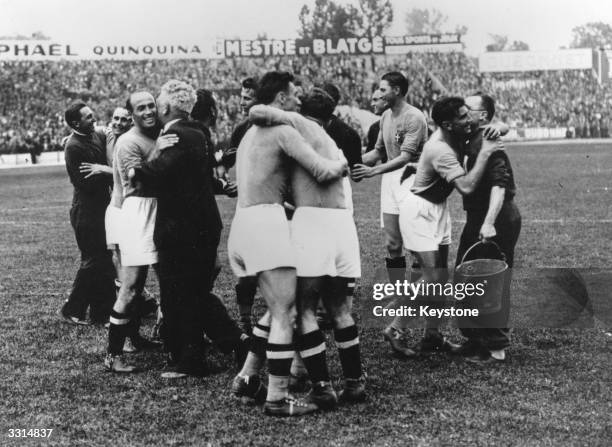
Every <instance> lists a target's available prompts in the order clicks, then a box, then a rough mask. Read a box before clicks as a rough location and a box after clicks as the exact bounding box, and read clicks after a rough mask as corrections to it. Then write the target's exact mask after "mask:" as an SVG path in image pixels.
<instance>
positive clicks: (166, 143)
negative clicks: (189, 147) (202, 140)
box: [155, 133, 179, 151]
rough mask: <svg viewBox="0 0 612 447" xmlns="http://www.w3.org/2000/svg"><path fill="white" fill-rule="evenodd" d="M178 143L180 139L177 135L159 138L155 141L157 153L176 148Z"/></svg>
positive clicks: (171, 134) (170, 134)
mask: <svg viewBox="0 0 612 447" xmlns="http://www.w3.org/2000/svg"><path fill="white" fill-rule="evenodd" d="M178 141H179V137H178V135H177V134H175V133H169V134H167V135H162V136H160V137H157V140H155V151H163V150H164V149H167V148H169V147H172V146H174V145H175V144H176V143H178Z"/></svg>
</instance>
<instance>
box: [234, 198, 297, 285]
mask: <svg viewBox="0 0 612 447" xmlns="http://www.w3.org/2000/svg"><path fill="white" fill-rule="evenodd" d="M227 255H228V257H229V261H230V266H231V267H232V270H233V271H234V274H235V275H236V276H238V277H239V278H241V277H244V276H255V275H257V274H258V273H260V272H264V271H267V270H274V269H276V268H281V267H290V268H295V250H294V248H293V246H292V245H291V235H290V232H289V221H288V220H287V217H286V215H285V209H284V208H283V206H282V205H279V204H277V203H270V204H262V205H254V206H249V207H246V208H240V207H238V208H236V214H235V215H234V220H233V221H232V226H231V228H230V232H229V236H228V241H227Z"/></svg>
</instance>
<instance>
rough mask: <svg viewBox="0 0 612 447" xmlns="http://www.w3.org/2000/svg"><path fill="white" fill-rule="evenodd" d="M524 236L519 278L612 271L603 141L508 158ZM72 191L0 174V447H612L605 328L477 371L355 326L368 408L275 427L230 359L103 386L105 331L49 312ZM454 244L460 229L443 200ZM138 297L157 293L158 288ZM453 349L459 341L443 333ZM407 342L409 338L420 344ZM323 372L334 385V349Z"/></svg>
mask: <svg viewBox="0 0 612 447" xmlns="http://www.w3.org/2000/svg"><path fill="white" fill-rule="evenodd" d="M508 150H509V153H510V157H511V160H512V162H513V166H514V168H515V171H516V178H517V182H518V188H519V191H518V195H517V199H516V200H517V203H518V205H519V207H520V209H521V212H522V215H523V219H524V223H523V230H522V234H521V238H520V240H519V245H518V247H517V256H516V261H515V264H516V266H517V267H521V268H538V267H553V266H556V267H581V268H608V269H609V268H610V265H611V260H612V254H611V253H612V225H611V224H612V208H611V207H610V204H611V202H612V200H611V199H612V183H611V181H610V178H612V148H611V147H610V144H609V143H605V144H604V143H601V144H580V143H575V144H560V145H554V144H553V145H527V144H521V145H512V146H511V147H510V148H509V149H508ZM378 191H379V180H376V179H375V180H371V179H370V180H366V181H363V182H362V183H360V184H357V185H354V202H355V207H356V210H355V214H356V221H357V226H358V231H359V235H360V242H361V252H362V263H363V279H362V281H361V286H360V287H359V288H358V290H357V295H356V303H357V304H356V305H357V307H359V306H360V301H361V302H363V300H365V299H369V297H368V294H370V285H371V282H372V278H373V275H374V271H375V270H376V269H377V268H379V267H380V265H381V263H382V258H383V257H384V255H385V252H384V249H383V239H382V234H381V231H380V229H379V221H378V203H379V199H378ZM71 194H72V188H71V186H70V184H69V182H68V178H67V175H66V172H65V169H64V168H63V167H52V168H30V169H15V170H3V171H0V203H1V204H2V206H1V209H0V223H1V225H2V229H3V231H2V232H1V234H0V266H1V268H0V312H1V313H0V315H1V317H0V331H1V336H0V337H1V338H0V340H1V342H0V358H1V359H2V361H1V362H0V374H1V376H2V380H0V395H1V396H2V404H0V421H1V423H0V445H24V443H25V444H26V445H62V446H74V445H87V446H89V445H91V446H98V445H119V446H128V445H129V446H132V445H133V446H149V445H185V446H191V445H214V446H216V445H228V446H229V445H266V446H271V445H304V446H310V445H313V446H314V445H331V446H339V445H351V446H352V445H380V446H383V445H401V446H405V445H491V444H497V445H609V442H610V439H611V438H612V425H611V420H610V414H612V403H611V402H612V391H611V390H612V387H611V385H612V368H611V366H612V364H611V363H612V360H611V359H612V357H611V343H612V336H610V334H609V330H610V327H609V326H608V327H605V324H604V325H602V324H596V325H595V327H594V328H593V329H588V330H578V329H573V330H567V329H566V330H544V329H539V330H528V329H519V330H516V331H515V332H514V336H513V345H512V348H511V349H510V350H509V352H508V354H509V361H508V362H507V364H505V365H503V366H493V367H475V366H471V365H468V364H466V363H464V362H462V361H461V360H454V359H450V358H448V357H445V356H442V355H440V356H433V357H430V358H428V359H423V360H415V361H406V362H401V361H398V360H396V359H393V358H391V357H390V356H389V352H388V348H387V346H386V345H385V344H383V342H382V340H381V336H380V332H379V330H378V329H376V328H364V329H363V331H362V334H361V341H362V352H363V357H364V360H365V367H366V370H367V372H368V376H369V379H368V400H367V402H365V403H363V404H359V405H354V406H350V407H342V408H340V409H338V410H337V411H334V412H332V413H323V414H318V415H314V416H310V417H304V418H298V419H288V420H279V419H273V418H268V417H264V416H263V415H262V414H261V409H260V408H254V407H243V406H241V405H240V404H239V403H237V402H236V401H234V400H233V399H232V398H231V396H230V395H229V393H228V388H229V384H230V382H231V379H232V377H233V376H234V374H235V372H236V370H235V368H234V367H233V364H232V359H231V358H230V357H224V356H222V355H220V354H217V353H214V352H213V353H211V363H212V365H213V366H214V367H215V368H216V369H217V370H218V372H217V373H216V374H213V375H211V376H209V377H206V378H204V379H187V380H185V381H184V382H181V383H174V382H172V383H168V382H165V381H163V380H162V379H161V378H160V377H159V372H160V369H161V367H162V366H163V358H162V356H161V354H159V353H149V354H136V355H134V361H135V363H137V364H138V365H139V366H141V367H142V368H143V369H144V371H145V372H142V373H140V374H136V375H132V376H127V377H126V376H118V375H112V374H108V373H105V372H104V371H103V368H102V359H103V355H104V350H105V342H106V332H105V331H104V330H103V329H101V328H96V327H72V326H68V325H66V324H64V323H62V322H61V321H60V320H59V319H58V317H57V316H56V314H55V312H56V311H57V309H58V308H59V306H60V305H61V303H62V302H63V300H64V299H65V298H66V296H67V294H68V292H69V289H70V286H71V283H72V280H73V278H74V274H75V272H76V269H77V264H78V250H77V247H76V243H75V241H74V237H73V233H72V230H71V228H70V224H69V221H68V210H69V207H70V200H71ZM450 200H451V202H452V215H453V218H454V220H455V222H456V223H455V225H454V229H453V236H454V239H455V243H454V244H453V250H452V252H451V262H452V260H454V251H455V249H456V241H457V240H458V235H459V232H460V231H461V226H462V224H461V223H460V222H458V221H461V220H462V219H463V212H462V210H461V206H460V198H459V196H457V195H456V194H454V195H453V196H451V199H450ZM218 202H219V206H220V209H221V210H222V215H223V219H224V222H225V231H224V240H223V241H222V243H221V245H220V250H219V252H220V257H221V260H222V262H223V263H224V266H225V267H224V270H223V272H222V274H221V276H220V278H219V280H218V281H217V287H216V290H217V292H219V294H220V296H222V298H224V300H225V302H226V304H227V305H228V307H229V308H230V309H231V311H232V312H233V313H234V315H235V314H236V308H235V305H234V296H233V283H234V279H233V277H232V274H231V272H230V270H229V267H228V266H227V253H226V244H225V238H226V237H227V230H228V228H229V223H230V219H231V216H232V213H233V210H234V207H235V202H234V200H232V199H227V198H220V199H219V200H218ZM149 283H150V284H149V285H150V287H151V288H152V289H153V290H156V283H155V278H154V275H151V278H150V281H149ZM447 333H450V334H451V336H452V338H453V339H454V340H455V341H458V340H459V339H460V338H459V335H458V333H457V331H456V330H454V329H451V330H450V331H447ZM417 337H418V333H417V332H415V333H414V340H415V341H416V340H417ZM328 346H330V347H331V349H330V353H331V354H330V356H329V358H330V361H331V371H332V374H333V375H334V376H335V377H338V376H339V372H340V369H339V365H338V362H337V361H336V355H335V349H334V348H333V342H332V341H330V342H329V343H328ZM30 428H40V429H42V428H45V429H53V432H52V434H51V436H50V437H49V438H45V439H41V438H38V439H35V438H30V439H27V440H24V439H23V438H9V429H30Z"/></svg>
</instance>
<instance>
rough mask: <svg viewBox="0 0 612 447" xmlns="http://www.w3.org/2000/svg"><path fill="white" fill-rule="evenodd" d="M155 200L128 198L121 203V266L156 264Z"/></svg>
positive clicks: (150, 198) (149, 198) (151, 198)
mask: <svg viewBox="0 0 612 447" xmlns="http://www.w3.org/2000/svg"><path fill="white" fill-rule="evenodd" d="M156 216H157V199H155V198H153V197H134V196H130V197H128V198H126V199H125V200H124V201H123V205H122V207H121V219H122V222H123V225H122V232H121V237H120V239H119V249H120V250H121V265H125V266H141V265H151V264H156V263H157V249H156V248H155V243H154V242H153V232H154V231H155V217H156Z"/></svg>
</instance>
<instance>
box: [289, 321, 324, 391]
mask: <svg viewBox="0 0 612 447" xmlns="http://www.w3.org/2000/svg"><path fill="white" fill-rule="evenodd" d="M297 348H298V349H299V351H300V356H301V357H302V360H303V361H304V365H306V369H307V370H308V375H309V376H310V380H312V382H313V383H318V382H322V381H325V382H328V381H329V371H328V369H327V360H326V357H325V337H324V336H323V332H321V330H320V329H318V330H316V331H312V332H309V333H307V334H304V335H300V336H298V337H297Z"/></svg>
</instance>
